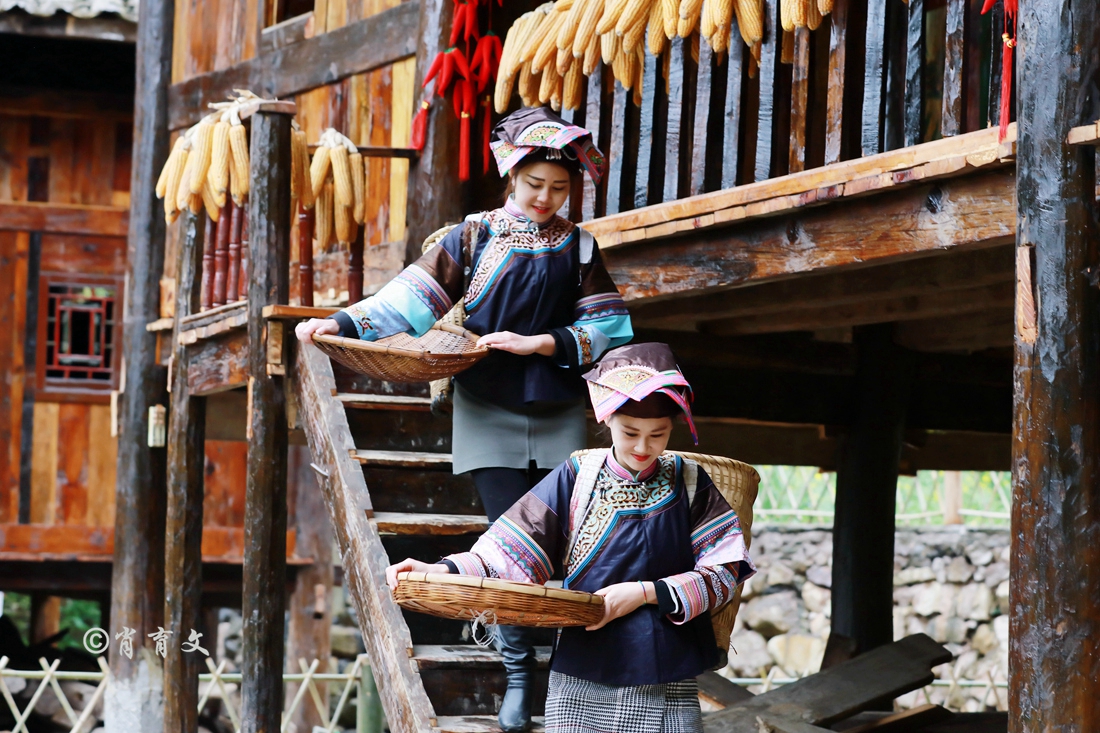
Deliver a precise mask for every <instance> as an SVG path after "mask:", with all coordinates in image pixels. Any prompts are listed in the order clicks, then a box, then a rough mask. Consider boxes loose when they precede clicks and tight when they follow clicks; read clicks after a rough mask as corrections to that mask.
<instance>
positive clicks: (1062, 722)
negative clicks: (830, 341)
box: [1008, 0, 1100, 733]
mask: <svg viewBox="0 0 1100 733" xmlns="http://www.w3.org/2000/svg"><path fill="white" fill-rule="evenodd" d="M1021 10H1022V11H1023V12H1022V13H1021V15H1020V17H1019V24H1018V26H1017V27H1018V28H1019V45H1018V46H1017V52H1018V53H1019V54H1020V58H1019V59H1018V60H1017V64H1018V68H1019V74H1018V76H1017V83H1018V86H1019V105H1018V110H1019V128H1018V130H1019V137H1018V143H1017V148H1016V149H1017V191H1018V194H1017V206H1018V210H1019V214H1018V216H1019V218H1018V222H1019V228H1018V232H1019V235H1018V238H1017V260H1018V266H1017V302H1018V303H1019V304H1020V306H1021V307H1023V308H1027V309H1028V310H1030V313H1027V314H1025V313H1021V312H1019V311H1018V312H1017V332H1016V347H1015V348H1016V362H1015V378H1014V382H1015V384H1014V391H1015V416H1014V420H1013V441H1012V464H1013V465H1012V478H1013V502H1012V563H1011V579H1010V588H1011V589H1010V593H1009V608H1010V611H1009V614H1010V626H1009V665H1008V667H1009V694H1008V699H1009V715H1008V718H1009V731H1011V733H1024V732H1025V731H1027V732H1029V733H1030V732H1031V731H1048V730H1057V731H1065V732H1066V733H1076V732H1083V731H1094V730H1098V729H1100V674H1097V640H1098V639H1100V542H1096V541H1095V536H1096V533H1097V531H1098V530H1100V316H1098V310H1097V306H1098V305H1100V293H1098V292H1097V290H1096V288H1095V287H1092V286H1090V285H1089V282H1088V277H1089V276H1088V272H1089V271H1091V272H1093V273H1095V272H1096V268H1097V265H1098V260H1097V253H1096V241H1097V231H1096V226H1095V218H1094V217H1095V203H1094V201H1095V189H1094V185H1095V181H1094V178H1095V173H1094V171H1095V149H1093V148H1085V147H1071V146H1069V145H1067V144H1066V142H1065V140H1066V135H1067V133H1068V131H1069V129H1070V128H1072V127H1074V126H1077V125H1084V124H1091V123H1092V122H1094V121H1095V119H1096V113H1095V110H1094V108H1093V100H1094V98H1095V88H1096V87H1095V78H1096V77H1095V74H1096V63H1095V55H1096V49H1097V48H1098V47H1100V5H1097V4H1096V3H1080V2H1070V0H1031V1H1030V2H1028V3H1027V4H1026V5H1025V6H1021ZM1027 296H1031V297H1027ZM1029 301H1030V302H1029ZM1025 303H1028V305H1024V304H1025ZM1029 306H1030V307H1029ZM1023 315H1030V316H1031V317H1032V318H1034V323H1035V325H1034V327H1033V328H1030V329H1021V328H1020V324H1021V320H1023V319H1021V316H1023Z"/></svg>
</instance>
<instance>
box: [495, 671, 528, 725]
mask: <svg viewBox="0 0 1100 733" xmlns="http://www.w3.org/2000/svg"><path fill="white" fill-rule="evenodd" d="M534 686H535V673H534V672H509V673H508V689H507V690H505V692H504V701H503V702H502V703H501V704H500V714H499V715H498V716H497V721H498V722H499V723H500V729H501V730H502V731H504V733H519V732H520V731H525V730H527V728H529V727H530V725H531V698H532V697H534V689H533V688H534Z"/></svg>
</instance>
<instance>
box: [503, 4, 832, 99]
mask: <svg viewBox="0 0 1100 733" xmlns="http://www.w3.org/2000/svg"><path fill="white" fill-rule="evenodd" d="M783 2H784V3H785V4H790V3H796V2H797V3H799V7H800V8H802V9H803V12H802V14H801V15H800V16H799V17H804V18H806V20H805V22H804V23H803V24H811V27H813V28H816V27H817V24H819V23H820V22H821V17H822V15H823V14H825V13H828V12H829V11H830V10H831V9H832V2H833V0H783ZM810 5H813V9H812V10H811V9H810V8H809V6H810ZM734 18H736V19H737V27H738V29H739V30H740V33H741V38H742V39H743V40H744V42H745V43H746V44H747V45H748V46H749V47H750V48H752V50H753V56H754V57H755V58H756V59H757V60H759V55H760V43H761V41H762V40H763V37H764V7H763V0H557V2H552V3H544V4H543V5H540V6H539V7H538V8H536V9H535V10H532V11H530V12H528V13H525V14H524V15H522V16H520V18H519V19H518V20H517V21H516V22H515V24H513V25H512V28H511V29H510V30H509V31H508V35H507V37H506V38H505V41H504V50H503V53H502V56H501V61H500V70H499V74H498V77H497V84H496V94H495V98H494V104H495V107H496V111H497V112H498V113H500V114H503V113H504V112H505V111H506V110H507V109H508V103H509V100H510V98H511V96H512V92H513V90H517V91H518V92H519V95H520V98H521V99H522V100H523V104H524V105H525V106H528V107H531V106H535V105H539V104H550V105H551V106H552V107H553V108H554V109H555V110H560V109H561V108H562V107H564V108H565V109H576V108H577V107H579V106H580V103H581V98H582V85H583V84H584V77H585V76H588V75H590V74H592V73H594V72H595V71H596V68H597V66H598V64H599V62H600V61H601V60H602V61H603V63H604V64H605V65H607V66H610V67H611V69H612V72H613V74H614V76H615V79H617V80H618V82H619V83H620V84H622V86H623V87H624V88H626V89H631V90H633V91H634V96H635V100H636V101H639V99H640V96H641V87H642V84H641V82H642V73H643V69H644V68H645V59H644V53H645V51H646V50H647V49H648V51H649V53H650V54H652V55H654V56H658V55H660V54H661V53H662V52H663V51H664V50H665V47H666V45H667V43H668V41H669V40H670V39H672V38H675V37H677V36H679V37H681V38H691V39H693V45H692V50H693V53H695V52H697V49H698V36H696V35H695V34H696V33H698V35H699V36H702V37H703V38H705V39H706V40H707V42H708V43H709V44H710V45H711V48H713V49H714V51H715V53H717V54H722V53H724V52H725V51H726V50H727V49H728V48H729V44H730V33H731V28H732V26H733V21H734ZM517 79H518V85H517ZM517 86H518V89H517Z"/></svg>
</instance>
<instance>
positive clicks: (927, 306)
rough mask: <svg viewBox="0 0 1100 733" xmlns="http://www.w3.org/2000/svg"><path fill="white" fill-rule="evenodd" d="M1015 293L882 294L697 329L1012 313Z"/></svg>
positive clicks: (740, 331) (722, 331)
mask: <svg viewBox="0 0 1100 733" xmlns="http://www.w3.org/2000/svg"><path fill="white" fill-rule="evenodd" d="M1015 296H1016V289H1015V286H1014V284H1013V283H1012V282H1011V281H1009V280H1004V281H1002V282H999V283H995V284H993V285H985V286H982V287H974V288H960V289H957V290H951V291H947V292H942V291H941V292H932V293H924V294H920V295H908V296H893V295H887V296H885V297H882V298H878V299H874V300H865V301H862V302H859V303H845V304H843V305H836V306H830V307H822V306H819V305H808V304H807V305H802V304H790V305H788V309H787V310H782V311H779V312H776V313H769V314H764V315H757V316H737V317H734V318H723V319H720V320H716V321H702V322H701V323H700V325H699V328H700V330H702V331H704V332H705V333H708V334H715V335H719V336H738V335H746V334H754V333H779V332H782V331H819V330H823V329H827V328H843V327H850V326H863V325H867V324H871V323H888V322H893V321H915V320H922V319H931V318H951V317H954V316H959V315H963V314H966V313H981V312H986V311H989V310H994V309H997V308H1000V309H1002V310H1004V312H1006V313H1008V312H1010V311H1011V310H1012V305H1013V302H1014V300H1015Z"/></svg>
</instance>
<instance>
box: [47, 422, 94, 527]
mask: <svg viewBox="0 0 1100 733" xmlns="http://www.w3.org/2000/svg"><path fill="white" fill-rule="evenodd" d="M56 445H58V446H64V450H62V451H61V452H60V453H59V454H58V456H57V466H58V471H57V506H56V508H55V509H54V522H56V523H57V524H84V520H85V516H86V514H87V512H88V486H87V483H86V480H87V474H86V466H87V461H88V406H87V405H82V404H73V403H69V404H62V405H60V406H59V407H58V418H57V443H56Z"/></svg>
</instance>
